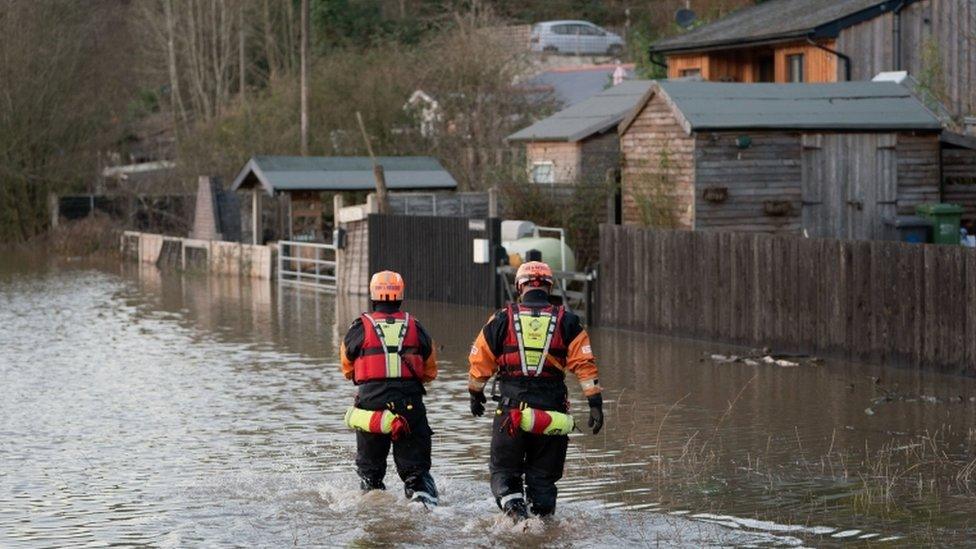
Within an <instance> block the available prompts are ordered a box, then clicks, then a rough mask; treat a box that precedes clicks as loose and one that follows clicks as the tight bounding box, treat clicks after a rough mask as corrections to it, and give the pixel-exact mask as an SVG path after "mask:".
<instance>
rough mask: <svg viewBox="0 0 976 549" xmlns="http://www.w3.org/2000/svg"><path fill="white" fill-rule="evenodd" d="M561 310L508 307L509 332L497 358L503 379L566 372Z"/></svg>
mask: <svg viewBox="0 0 976 549" xmlns="http://www.w3.org/2000/svg"><path fill="white" fill-rule="evenodd" d="M563 312H564V309H563V308H562V307H559V306H556V305H548V306H546V307H526V306H524V305H521V304H520V305H514V304H512V305H509V306H508V333H507V334H506V335H505V344H504V347H503V349H502V354H501V355H500V356H499V357H498V358H497V360H496V362H497V363H498V372H499V375H500V376H501V377H531V376H537V377H550V378H552V377H558V378H562V377H563V376H564V375H565V374H564V373H563V370H565V369H566V355H567V348H566V343H565V342H564V341H563V338H562V329H561V328H562V321H563Z"/></svg>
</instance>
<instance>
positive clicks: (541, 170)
mask: <svg viewBox="0 0 976 549" xmlns="http://www.w3.org/2000/svg"><path fill="white" fill-rule="evenodd" d="M529 176H530V178H531V181H532V182H533V183H555V182H556V169H555V166H554V165H553V163H552V162H533V163H532V173H530V174H529Z"/></svg>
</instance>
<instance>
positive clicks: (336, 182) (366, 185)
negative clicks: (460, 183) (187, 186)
mask: <svg viewBox="0 0 976 549" xmlns="http://www.w3.org/2000/svg"><path fill="white" fill-rule="evenodd" d="M375 162H376V163H378V164H379V165H380V166H383V168H384V174H385V180H386V187H387V188H388V189H389V190H391V191H426V190H444V191H447V190H450V191H453V190H454V189H456V188H457V181H455V180H454V178H453V177H452V176H451V174H450V173H449V172H448V171H447V170H445V169H444V167H443V166H441V163H440V162H438V161H437V159H436V158H431V157H426V156H383V157H377V158H376V159H375ZM373 163H374V160H373V159H371V158H369V157H364V156H255V157H252V158H251V159H250V160H249V161H248V162H247V164H245V165H244V167H243V168H241V171H240V172H239V173H238V174H237V177H236V178H234V182H233V183H232V184H231V187H230V188H231V190H232V191H241V190H244V191H250V194H251V213H250V225H251V231H250V232H251V234H252V240H253V241H254V242H255V243H258V242H259V240H262V237H261V235H262V226H263V225H264V218H265V217H270V216H268V215H266V214H267V212H264V215H262V213H261V212H262V211H263V210H264V208H262V206H261V196H262V195H263V194H264V195H267V196H268V197H275V196H282V197H284V198H285V200H283V201H281V202H280V204H279V208H278V209H280V210H284V211H282V212H279V213H278V215H277V217H278V218H279V221H280V223H279V225H281V228H280V229H279V233H280V236H282V237H287V238H301V239H304V240H311V241H323V240H325V239H326V235H325V234H324V227H323V225H322V216H323V213H324V212H325V211H326V204H323V202H322V193H324V192H333V193H338V192H363V191H371V190H373V189H375V188H376V177H375V175H374V172H373ZM328 207H329V208H331V204H329V205H328Z"/></svg>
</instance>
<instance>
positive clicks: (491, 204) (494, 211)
mask: <svg viewBox="0 0 976 549" xmlns="http://www.w3.org/2000/svg"><path fill="white" fill-rule="evenodd" d="M488 217H498V187H497V186H496V187H492V188H490V189H488Z"/></svg>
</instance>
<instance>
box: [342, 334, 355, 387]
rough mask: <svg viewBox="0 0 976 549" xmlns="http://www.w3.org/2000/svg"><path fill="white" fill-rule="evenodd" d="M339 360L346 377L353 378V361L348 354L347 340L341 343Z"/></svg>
mask: <svg viewBox="0 0 976 549" xmlns="http://www.w3.org/2000/svg"><path fill="white" fill-rule="evenodd" d="M339 360H340V361H341V363H342V375H343V376H345V378H346V379H348V380H352V371H353V370H352V361H351V360H349V357H348V356H346V343H345V342H342V344H340V345H339Z"/></svg>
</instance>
